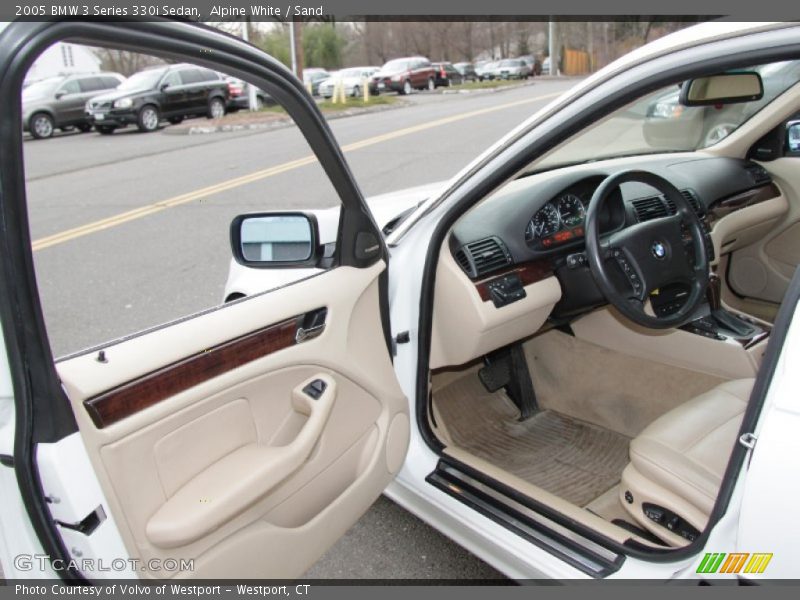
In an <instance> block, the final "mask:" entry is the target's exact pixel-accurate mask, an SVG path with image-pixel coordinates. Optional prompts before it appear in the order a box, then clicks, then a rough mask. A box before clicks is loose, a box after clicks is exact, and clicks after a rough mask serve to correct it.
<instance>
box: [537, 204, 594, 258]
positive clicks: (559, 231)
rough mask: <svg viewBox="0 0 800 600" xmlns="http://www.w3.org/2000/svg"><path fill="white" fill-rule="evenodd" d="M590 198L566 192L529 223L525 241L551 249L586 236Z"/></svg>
mask: <svg viewBox="0 0 800 600" xmlns="http://www.w3.org/2000/svg"><path fill="white" fill-rule="evenodd" d="M588 203H589V200H588V198H587V199H586V200H584V199H583V198H581V197H580V196H579V195H578V194H575V193H573V192H565V193H563V194H561V195H560V196H558V197H557V198H555V199H553V200H550V201H549V202H548V203H547V204H545V205H544V206H543V207H542V208H540V209H539V210H538V211H537V212H536V214H535V215H533V218H531V220H530V221H529V222H528V226H527V227H526V229H525V240H526V241H527V242H529V243H537V244H540V245H541V246H542V247H544V248H550V247H553V246H556V245H558V244H561V243H564V242H568V241H570V240H574V239H577V238H582V237H583V235H584V229H583V224H584V220H585V218H586V206H587V205H588Z"/></svg>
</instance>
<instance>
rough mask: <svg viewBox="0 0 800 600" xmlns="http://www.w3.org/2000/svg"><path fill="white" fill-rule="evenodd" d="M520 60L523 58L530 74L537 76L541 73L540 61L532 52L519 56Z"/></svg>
mask: <svg viewBox="0 0 800 600" xmlns="http://www.w3.org/2000/svg"><path fill="white" fill-rule="evenodd" d="M519 58H520V60H524V61H525V64H526V65H528V67H530V69H531V76H538V75H541V74H542V61H541V60H539V59H538V58H537V57H535V56H533V55H532V54H528V55H525V56H520V57H519Z"/></svg>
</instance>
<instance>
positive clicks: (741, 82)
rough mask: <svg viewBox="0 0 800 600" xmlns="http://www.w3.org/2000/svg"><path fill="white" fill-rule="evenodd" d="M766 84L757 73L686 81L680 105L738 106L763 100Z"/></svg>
mask: <svg viewBox="0 0 800 600" xmlns="http://www.w3.org/2000/svg"><path fill="white" fill-rule="evenodd" d="M763 97H764V82H763V81H761V75H759V74H758V73H756V72H755V71H740V72H737V73H720V74H719V75H711V76H709V77H699V78H697V79H690V80H688V81H684V82H683V85H681V94H680V103H681V104H682V105H683V106H709V105H714V104H738V103H742V102H752V101H754V100H761V98H763Z"/></svg>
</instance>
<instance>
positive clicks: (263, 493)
mask: <svg viewBox="0 0 800 600" xmlns="http://www.w3.org/2000/svg"><path fill="white" fill-rule="evenodd" d="M383 268H384V264H383V263H378V264H376V265H374V266H372V267H369V268H366V269H355V268H350V267H340V268H337V269H334V270H331V271H327V272H325V273H322V274H320V275H318V276H316V277H312V278H310V279H307V280H304V281H301V282H299V283H297V284H295V285H292V286H289V287H286V288H282V289H279V290H275V291H273V292H270V293H267V294H264V295H261V296H256V297H252V298H249V299H247V300H244V301H240V302H238V303H234V304H231V305H227V306H225V307H223V308H221V309H219V310H215V311H212V312H209V313H206V314H202V315H200V316H197V317H194V318H191V319H188V320H185V321H183V322H179V323H177V324H175V325H172V326H171V327H168V328H164V329H160V330H156V331H152V332H149V333H146V334H144V335H141V336H139V337H135V338H132V339H129V340H125V341H123V342H121V343H119V344H116V345H113V346H110V347H108V348H106V349H105V360H106V362H99V361H98V360H97V355H96V354H86V355H82V356H78V357H75V358H71V359H68V360H65V361H62V362H60V363H58V365H57V369H58V372H59V375H60V376H61V378H62V381H63V382H64V385H65V388H66V390H67V393H68V396H69V398H70V401H71V403H72V406H73V409H74V411H75V414H76V418H77V420H78V424H79V427H80V430H81V433H82V435H83V437H84V440H85V442H86V445H87V448H88V451H89V453H90V455H91V457H92V460H93V462H94V465H95V467H96V469H97V470H98V476H99V478H100V480H101V484H102V486H103V488H104V492H105V494H106V497H107V498H108V500H109V503H110V505H111V506H110V508H111V511H112V513H113V514H114V516H115V518H116V520H117V522H118V523H119V527H120V530H121V532H122V535H123V538H124V539H125V542H126V545H127V547H128V550H129V551H130V553H131V556H132V557H136V558H139V559H142V560H148V559H154V558H155V559H162V560H164V559H167V558H173V559H194V561H195V562H194V570H193V571H191V572H189V571H186V572H181V573H178V574H172V573H168V572H161V571H153V572H147V573H145V575H146V576H151V577H169V576H172V575H177V576H179V577H196V578H211V577H229V578H234V577H283V578H286V577H296V576H299V575H301V574H302V573H303V572H304V571H305V570H306V569H307V568H308V567H309V566H310V565H311V564H312V563H313V562H314V560H316V558H318V556H319V555H320V554H322V553H323V552H324V551H325V549H327V547H328V546H330V545H331V544H332V543H333V542H334V541H335V540H336V539H337V538H338V537H339V536H341V535H342V534H343V533H344V532H345V531H346V530H347V528H348V527H349V526H350V525H351V524H352V523H353V522H354V521H355V520H356V519H357V518H358V517H359V516H360V515H361V514H362V513H363V512H364V511H365V510H366V509H367V508H368V507H369V505H370V504H371V503H372V502H373V501H374V500H375V498H376V497H377V496H378V495H379V494H380V493H381V491H382V490H383V488H384V487H385V486H386V484H387V483H388V482H389V481H390V480H391V478H392V477H393V475H394V473H395V472H396V471H397V470H398V469H399V467H400V465H401V464H402V460H403V457H404V455H405V451H406V448H407V445H408V431H409V420H408V407H407V402H406V400H405V398H404V397H403V394H402V392H401V390H400V388H399V385H398V384H397V380H396V378H395V375H394V371H393V369H392V365H391V361H390V359H389V354H388V351H387V348H386V342H385V340H384V338H383V335H382V329H381V326H380V313H379V298H378V281H377V278H378V275H379V273H380V272H381V271H382V270H383ZM322 306H324V307H325V308H327V309H328V312H327V318H326V324H325V329H324V331H323V332H322V334H321V335H319V336H318V337H316V338H312V339H307V340H305V341H302V342H296V341H295V340H294V339H293V338H292V336H289V340H288V342H286V336H285V335H284V336H283V342H284V343H282V344H270V343H268V342H266V343H256V342H253V339H254V338H253V335H255V339H256V340H260V341H262V342H263V339H264V338H263V335H261V336H259V332H263V331H268V330H269V329H270V326H272V325H274V324H278V327H279V329H282V330H285V329H286V327H287V326H286V323H287V322H288V323H292V324H294V323H296V321H295V317H296V316H297V315H298V314H303V313H306V312H311V311H314V310H317V309H319V308H320V307H322ZM265 315H269V316H268V317H267V316H265ZM293 331H294V327H293V326H292V332H293ZM253 332H255V334H253ZM242 339H244V340H250V342H249V345H245V346H241V345H238V346H237V345H235V344H237V343H238V342H237V340H242ZM227 340H233V342H230V341H227ZM231 344H234V346H233V348H234V349H236V348H238V350H237V351H235V352H234V351H232V350H231ZM219 348H224V349H227V355H226V354H220V350H219ZM248 351H249V352H248ZM203 356H210V358H207V359H203V358H198V357H203ZM226 356H227V360H229V361H231V362H224V364H225V365H226V368H225V369H224V370H223V369H221V367H220V366H219V365H220V364H222V363H221V361H222V359H223V358H226ZM198 361H200V362H198ZM187 365H189V367H187ZM187 372H189V373H195V375H194V376H193V378H189V379H187V378H186V373H187ZM198 372H199V373H200V375H196V373H198ZM170 374H174V375H175V376H174V379H172V378H171V377H170ZM314 379H322V380H324V381H325V382H326V383H327V387H326V389H325V391H324V393H323V394H322V395H321V396H320V397H319V399H317V400H313V399H311V398H309V397H308V396H307V395H306V394H304V393H303V388H304V387H305V386H306V384H307V383H308V382H309V381H311V380H314ZM154 381H157V382H160V383H159V384H158V385H155V384H154V383H153V382H154ZM142 382H145V384H144V387H140V386H142V385H143V384H142ZM148 382H149V383H148ZM126 390H127V393H128V395H127V396H126V395H125V394H126ZM131 390H134V391H131ZM142 390H145V392H147V393H144V392H141V391H142ZM153 390H156V391H160V393H152V392H153ZM140 392H141V395H145V396H147V397H148V398H149V400H148V401H147V402H139V403H137V402H136V401H135V398H137V397H139V395H140ZM115 395H116V396H115ZM120 395H122V397H123V399H125V398H128V400H126V401H124V402H122V406H124V407H125V408H126V410H125V411H122V413H120V412H119V411H117V412H112V413H111V414H113V415H115V418H114V419H109V420H101V421H99V422H98V421H96V419H97V415H96V412H95V413H93V412H92V410H91V409H90V408H89V407H92V406H93V407H95V408H96V407H97V406H98V402H97V399H98V398H106V402H108V398H112V399H113V398H114V397H117V398H119V397H120ZM131 399H134V400H131ZM87 401H89V403H88V404H87ZM287 548H290V549H291V551H287Z"/></svg>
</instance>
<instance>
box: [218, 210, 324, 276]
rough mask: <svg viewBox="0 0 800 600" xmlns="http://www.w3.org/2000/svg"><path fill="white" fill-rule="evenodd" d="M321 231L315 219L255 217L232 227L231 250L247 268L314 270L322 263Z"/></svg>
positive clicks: (293, 215)
mask: <svg viewBox="0 0 800 600" xmlns="http://www.w3.org/2000/svg"><path fill="white" fill-rule="evenodd" d="M318 240H319V231H318V226H317V219H316V217H314V215H311V214H305V213H254V214H249V215H239V216H238V217H236V218H235V219H234V220H233V222H232V223H231V248H232V250H233V256H234V258H235V259H236V261H237V262H238V263H239V264H242V265H244V266H246V267H256V268H262V269H263V268H275V267H313V266H317V263H318V261H319V241H318Z"/></svg>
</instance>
